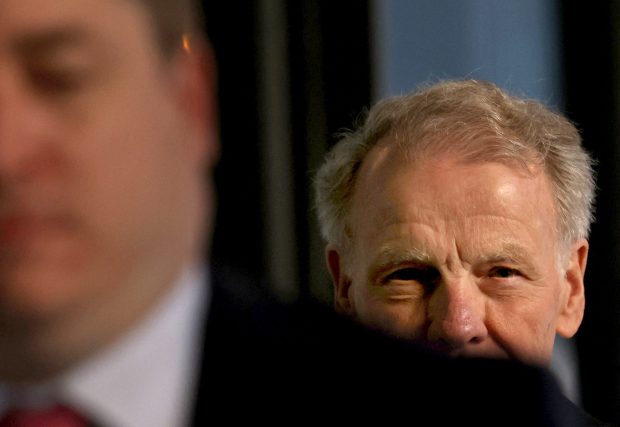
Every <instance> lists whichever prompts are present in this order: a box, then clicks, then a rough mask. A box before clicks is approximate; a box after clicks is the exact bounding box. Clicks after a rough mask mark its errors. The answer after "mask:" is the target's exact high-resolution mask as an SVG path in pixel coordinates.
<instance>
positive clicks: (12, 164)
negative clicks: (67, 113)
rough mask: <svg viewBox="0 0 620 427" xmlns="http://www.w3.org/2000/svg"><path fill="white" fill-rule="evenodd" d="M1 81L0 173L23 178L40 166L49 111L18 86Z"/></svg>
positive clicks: (9, 176) (0, 175) (7, 177)
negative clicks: (45, 111)
mask: <svg viewBox="0 0 620 427" xmlns="http://www.w3.org/2000/svg"><path fill="white" fill-rule="evenodd" d="M5 83H6V82H5V81H4V82H3V81H0V177H3V178H5V179H12V178H20V177H22V176H23V175H24V174H28V173H29V169H32V168H33V167H35V168H36V167H37V165H36V163H37V162H38V161H39V160H37V159H39V157H40V156H39V154H41V149H42V145H41V141H42V140H41V136H42V135H43V134H44V132H42V131H43V128H44V127H45V126H47V124H46V122H47V119H46V115H45V113H44V111H43V109H42V108H40V107H39V106H37V105H36V103H35V102H33V101H32V100H31V99H29V97H28V96H26V95H25V94H23V93H20V91H19V89H18V88H17V87H10V85H7V84H5Z"/></svg>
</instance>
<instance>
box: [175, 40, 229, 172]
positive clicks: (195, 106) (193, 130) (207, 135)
mask: <svg viewBox="0 0 620 427" xmlns="http://www.w3.org/2000/svg"><path fill="white" fill-rule="evenodd" d="M175 65H176V72H177V73H178V75H177V76H176V81H177V85H178V87H177V89H178V92H177V93H178V96H179V103H180V107H181V110H182V113H183V115H184V116H185V118H186V121H187V125H188V129H187V130H188V133H189V138H188V139H189V141H190V143H191V147H190V148H191V150H192V155H194V156H197V158H199V159H202V160H203V162H204V163H205V166H207V167H211V166H213V165H214V164H215V163H217V161H218V159H219V154H220V147H219V117H218V108H217V105H218V102H217V65H216V61H215V56H214V53H213V48H212V46H211V44H210V43H209V41H208V40H206V39H202V38H191V37H189V36H187V37H184V39H183V46H182V49H180V52H179V54H178V56H177V58H176V64H175Z"/></svg>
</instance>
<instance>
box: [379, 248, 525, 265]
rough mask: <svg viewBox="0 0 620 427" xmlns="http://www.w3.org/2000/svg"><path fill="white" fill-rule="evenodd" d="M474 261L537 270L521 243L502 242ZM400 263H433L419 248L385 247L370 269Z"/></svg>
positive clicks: (428, 255) (426, 253)
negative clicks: (495, 248)
mask: <svg viewBox="0 0 620 427" xmlns="http://www.w3.org/2000/svg"><path fill="white" fill-rule="evenodd" d="M485 252H486V251H485ZM474 262H476V263H477V264H502V263H505V264H511V265H516V266H521V268H525V269H528V270H533V271H535V270H537V269H536V267H535V265H534V263H533V262H532V255H531V253H530V252H529V251H528V250H527V249H526V248H524V247H522V246H521V245H518V244H514V243H504V244H502V245H501V246H500V247H499V248H497V250H489V251H488V253H487V254H484V255H483V254H481V256H480V257H479V258H478V259H476V260H474ZM400 264H420V265H433V264H434V258H433V257H432V256H431V255H430V254H429V253H428V252H426V251H425V250H424V249H421V248H415V247H410V248H406V249H399V248H393V247H386V248H382V249H381V250H380V251H379V252H378V254H377V256H376V257H375V258H374V261H373V262H372V265H371V266H370V271H377V270H380V269H382V268H385V267H388V266H395V265H400Z"/></svg>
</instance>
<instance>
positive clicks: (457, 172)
mask: <svg viewBox="0 0 620 427" xmlns="http://www.w3.org/2000/svg"><path fill="white" fill-rule="evenodd" d="M521 205H522V206H523V209H529V210H532V214H534V213H536V212H537V214H541V215H540V216H541V217H544V220H545V221H547V220H548V221H549V223H550V224H551V225H553V224H554V221H555V208H554V202H553V197H552V191H551V184H550V180H549V178H548V176H547V175H546V173H544V171H543V169H542V168H541V167H538V166H535V165H528V166H524V165H523V164H521V163H520V162H518V161H515V162H512V163H511V162H508V161H506V162H504V161H499V160H498V161H493V160H486V159H480V160H475V159H473V158H462V157H461V156H458V155H455V154H454V153H450V152H443V153H442V152H429V153H428V154H424V155H422V156H414V155H412V154H411V153H410V151H408V150H406V149H404V148H403V147H402V146H400V145H398V144H394V142H393V141H389V140H386V141H381V142H380V143H379V144H378V145H377V146H376V147H374V148H373V149H372V150H371V151H370V152H369V153H368V155H367V156H366V158H365V160H364V162H363V163H362V166H361V168H360V170H359V173H358V177H357V180H356V184H355V189H354V200H353V211H357V212H358V213H359V212H364V214H363V216H365V217H368V216H369V213H370V211H371V212H374V213H376V215H378V216H380V217H385V221H388V222H389V221H395V220H399V219H400V217H399V215H400V214H401V213H400V212H399V210H398V209H397V207H402V206H412V207H415V208H416V210H417V211H419V212H428V213H429V215H431V216H437V215H444V216H445V217H447V218H454V217H460V216H466V215H487V214H490V215H504V214H505V215H515V214H517V213H524V212H525V211H523V212H519V210H520V208H519V206H521ZM534 207H536V208H535V209H534ZM369 210H370V211H369ZM535 211H536V212H535Z"/></svg>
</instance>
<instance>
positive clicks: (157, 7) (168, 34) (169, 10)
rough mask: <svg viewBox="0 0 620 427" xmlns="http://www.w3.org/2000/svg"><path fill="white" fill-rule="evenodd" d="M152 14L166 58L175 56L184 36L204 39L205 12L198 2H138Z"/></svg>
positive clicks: (147, 0)
mask: <svg viewBox="0 0 620 427" xmlns="http://www.w3.org/2000/svg"><path fill="white" fill-rule="evenodd" d="M138 1H140V2H141V3H142V4H143V5H144V6H145V7H146V8H147V9H148V11H149V12H150V14H151V16H152V18H153V22H154V24H155V31H156V35H157V38H158V43H159V46H160V48H161V50H162V52H163V53H164V55H165V56H171V55H173V54H174V53H175V52H176V51H177V49H178V48H179V46H181V44H182V43H183V37H184V36H190V37H202V35H203V31H204V22H203V21H204V19H203V15H202V13H203V11H202V8H201V7H200V4H199V2H198V1H197V0H138Z"/></svg>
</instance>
